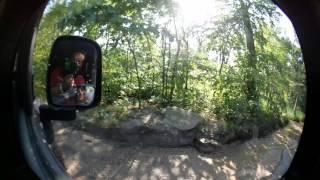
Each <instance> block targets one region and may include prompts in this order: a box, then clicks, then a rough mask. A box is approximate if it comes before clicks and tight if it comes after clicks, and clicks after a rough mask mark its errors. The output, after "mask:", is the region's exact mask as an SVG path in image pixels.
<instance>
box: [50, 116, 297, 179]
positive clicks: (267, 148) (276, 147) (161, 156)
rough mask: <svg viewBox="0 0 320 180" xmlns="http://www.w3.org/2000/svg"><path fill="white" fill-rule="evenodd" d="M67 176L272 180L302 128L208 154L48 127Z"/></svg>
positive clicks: (288, 158) (281, 170)
mask: <svg viewBox="0 0 320 180" xmlns="http://www.w3.org/2000/svg"><path fill="white" fill-rule="evenodd" d="M54 129H55V134H56V143H57V146H58V148H59V151H60V153H61V154H62V157H63V159H64V164H65V166H66V169H67V172H68V173H69V174H70V175H71V176H72V177H73V178H75V179H79V180H80V179H132V180H133V179H137V180H144V179H145V180H152V179H195V180H198V179H199V180H200V179H221V180H225V179H230V180H232V179H246V180H247V179H261V178H265V179H278V177H280V176H281V175H282V174H283V173H284V172H285V171H286V169H287V168H288V166H289V164H290V162H291V159H292V157H293V155H294V153H295V150H296V147H297V144H298V141H299V137H300V134H301V131H302V124H297V123H292V124H289V125H288V126H287V127H286V128H284V129H281V130H278V131H276V132H275V133H273V134H272V135H269V136H267V137H265V138H260V139H252V140H249V141H247V142H245V143H243V144H230V145H227V146H224V147H223V148H221V149H220V150H219V151H217V152H214V153H211V154H202V153H199V152H198V151H197V150H196V149H194V148H193V147H180V148H159V147H142V146H140V145H139V144H137V145H128V144H124V143H120V142H117V141H113V140H110V139H108V138H107V135H106V134H104V133H103V132H102V131H101V132H100V131H99V130H97V131H88V132H87V131H82V130H80V129H79V128H76V127H74V126H72V125H66V124H65V123H64V124H62V123H60V122H57V123H55V124H54Z"/></svg>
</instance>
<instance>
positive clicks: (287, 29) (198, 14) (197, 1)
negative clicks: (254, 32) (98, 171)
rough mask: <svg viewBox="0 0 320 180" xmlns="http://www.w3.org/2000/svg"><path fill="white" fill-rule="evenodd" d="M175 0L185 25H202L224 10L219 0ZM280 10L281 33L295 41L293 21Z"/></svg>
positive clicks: (179, 16)
mask: <svg viewBox="0 0 320 180" xmlns="http://www.w3.org/2000/svg"><path fill="white" fill-rule="evenodd" d="M174 2H176V3H177V4H178V12H177V15H178V21H180V23H181V24H183V26H184V27H190V26H193V25H202V24H204V23H205V22H207V21H209V20H211V19H212V18H214V17H215V16H217V15H219V13H220V11H223V6H222V4H221V2H219V1H217V0H174ZM225 10H227V9H225ZM279 12H280V13H281V17H280V21H279V24H278V26H279V27H280V28H281V33H282V35H283V36H287V37H288V38H290V40H291V41H292V42H294V41H295V39H296V37H295V36H296V35H295V31H294V29H293V27H292V24H291V22H290V20H289V19H288V18H287V17H286V16H285V14H284V13H282V11H281V10H280V9H279ZM296 44H297V45H298V43H296Z"/></svg>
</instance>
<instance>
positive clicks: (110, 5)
mask: <svg viewBox="0 0 320 180" xmlns="http://www.w3.org/2000/svg"><path fill="white" fill-rule="evenodd" d="M241 2H243V3H244V5H245V6H244V5H241V3H240V1H239V2H234V3H233V4H232V6H230V9H229V10H230V11H226V12H224V14H223V15H222V16H221V18H219V19H218V20H216V21H214V22H207V24H204V25H203V26H201V27H193V28H184V27H179V26H177V24H176V17H175V13H174V11H175V8H176V6H175V4H174V3H172V2H171V1H169V0H161V1H156V0H140V1H138V0H124V1H115V0H95V1H90V3H89V1H88V0H83V1H71V2H70V1H68V0H65V1H57V2H53V3H52V4H51V5H50V8H49V9H48V11H47V12H46V14H45V15H44V17H43V20H42V22H41V24H40V27H39V32H38V37H37V39H36V49H35V52H34V66H33V69H34V72H35V84H34V87H35V90H36V95H37V96H40V97H44V96H45V93H44V92H45V91H44V90H45V86H44V84H45V76H46V68H47V67H46V65H47V59H48V55H49V51H50V48H51V45H52V43H53V41H54V40H55V38H57V37H58V36H59V35H63V34H77V35H82V36H85V37H89V38H91V39H94V40H97V41H98V42H99V43H100V45H101V47H102V51H103V62H102V64H103V70H102V74H103V79H102V96H103V97H102V102H101V106H100V107H98V108H97V109H96V110H94V111H89V112H88V114H90V115H92V116H93V117H95V119H96V121H97V122H98V121H99V122H102V123H107V124H108V123H111V124H116V123H117V122H118V121H119V120H121V119H125V117H126V113H127V112H128V110H129V109H130V108H138V107H140V108H141V107H143V106H159V107H161V106H162V107H165V106H179V107H182V108H185V109H191V110H192V111H195V112H199V113H203V114H210V117H207V119H208V120H210V119H219V120H225V121H226V122H227V123H228V127H229V129H232V130H234V131H238V130H239V129H240V128H241V127H247V126H251V125H257V126H259V127H258V128H264V127H267V125H266V124H269V126H270V127H271V129H272V128H276V127H280V126H281V125H283V124H285V122H286V121H288V120H296V121H301V120H303V117H304V115H303V112H304V108H305V98H306V97H305V95H306V89H305V71H304V65H303V62H302V56H301V52H300V48H299V47H297V46H296V45H295V44H294V43H293V42H291V41H290V40H288V39H285V38H283V37H280V35H279V32H278V31H277V28H276V27H275V22H276V21H278V17H279V14H278V13H277V12H276V11H275V6H274V5H272V4H271V3H269V2H266V1H265V0H254V1H253V0H252V1H249V0H242V1H241ZM226 3H230V2H229V1H226ZM244 8H248V11H244ZM243 13H247V14H248V15H249V17H250V18H249V23H250V25H251V28H252V32H253V34H252V38H253V40H254V52H255V53H254V54H252V49H249V48H248V47H247V45H248V44H247V43H248V42H247V41H246V40H247V39H248V36H247V35H246V33H247V29H246V28H245V27H244V26H245V23H244V21H245V20H246V19H245V14H243ZM160 19H162V20H163V19H164V22H165V23H162V24H161V23H159V22H160ZM247 20H248V19H247ZM161 22H162V21H161ZM247 23H248V22H247ZM195 39H196V42H197V43H198V44H197V45H196V46H193V45H192V43H194V41H195ZM253 55H254V59H255V62H254V63H252V61H250V58H252V57H250V56H253ZM250 84H251V85H252V86H254V87H253V91H252V90H251V91H250V90H248V88H249V86H248V85H250ZM250 93H254V96H255V98H251V99H250V98H248V96H250V95H252V94H250ZM252 107H255V110H254V111H252Z"/></svg>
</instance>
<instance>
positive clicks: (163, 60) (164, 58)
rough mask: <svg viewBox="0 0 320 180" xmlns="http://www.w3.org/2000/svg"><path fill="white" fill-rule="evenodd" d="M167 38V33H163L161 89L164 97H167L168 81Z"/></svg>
mask: <svg viewBox="0 0 320 180" xmlns="http://www.w3.org/2000/svg"><path fill="white" fill-rule="evenodd" d="M166 48H167V45H166V38H165V35H164V34H162V90H161V96H162V99H164V97H165V83H166V79H165V78H166V76H165V74H166Z"/></svg>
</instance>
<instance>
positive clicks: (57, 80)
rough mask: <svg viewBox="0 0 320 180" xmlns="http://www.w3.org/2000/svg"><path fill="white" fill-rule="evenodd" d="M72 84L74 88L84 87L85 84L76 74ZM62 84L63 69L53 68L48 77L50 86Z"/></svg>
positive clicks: (82, 78) (79, 75)
mask: <svg viewBox="0 0 320 180" xmlns="http://www.w3.org/2000/svg"><path fill="white" fill-rule="evenodd" d="M73 78H74V84H75V85H76V86H80V85H84V84H85V83H86V81H85V79H84V77H83V76H82V75H81V74H77V75H74V76H73ZM62 82H63V68H61V67H57V68H55V69H54V70H53V71H52V73H51V77H50V86H51V87H55V86H57V85H59V84H61V83H62Z"/></svg>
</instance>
